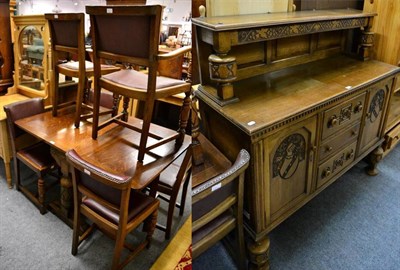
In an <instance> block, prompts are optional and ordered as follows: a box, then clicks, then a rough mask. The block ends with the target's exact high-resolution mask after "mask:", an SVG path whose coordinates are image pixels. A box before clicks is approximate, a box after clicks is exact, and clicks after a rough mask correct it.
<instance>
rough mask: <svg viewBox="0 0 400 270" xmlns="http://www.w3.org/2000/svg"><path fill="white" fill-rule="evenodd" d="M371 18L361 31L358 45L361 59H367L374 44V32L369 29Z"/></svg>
mask: <svg viewBox="0 0 400 270" xmlns="http://www.w3.org/2000/svg"><path fill="white" fill-rule="evenodd" d="M371 28H372V19H370V20H369V22H368V25H367V26H365V27H364V29H363V30H362V32H361V39H360V46H359V51H358V54H359V56H360V57H361V59H363V60H368V59H369V58H370V57H371V55H372V47H373V46H374V40H375V33H374V32H372V31H371Z"/></svg>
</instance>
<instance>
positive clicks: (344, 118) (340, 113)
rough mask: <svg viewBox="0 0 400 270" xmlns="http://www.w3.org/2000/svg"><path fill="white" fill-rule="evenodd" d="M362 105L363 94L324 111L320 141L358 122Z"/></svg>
mask: <svg viewBox="0 0 400 270" xmlns="http://www.w3.org/2000/svg"><path fill="white" fill-rule="evenodd" d="M364 103H365V93H363V94H361V95H359V96H356V97H355V98H353V99H350V100H349V101H347V102H344V103H342V104H339V105H337V106H335V107H333V108H331V109H329V110H327V111H325V112H324V123H323V128H322V139H325V138H327V137H329V136H330V135H332V134H335V133H336V132H338V130H340V129H341V128H343V127H345V126H347V125H349V124H351V123H354V122H355V121H357V120H359V119H360V118H361V116H362V113H363V109H364Z"/></svg>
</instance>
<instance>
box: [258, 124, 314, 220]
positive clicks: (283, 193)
mask: <svg viewBox="0 0 400 270" xmlns="http://www.w3.org/2000/svg"><path fill="white" fill-rule="evenodd" d="M316 126H317V118H316V117H312V118H309V119H306V120H304V121H301V122H300V123H298V124H296V125H294V126H290V127H287V128H286V129H283V130H281V131H278V132H276V133H275V134H273V135H271V136H269V137H267V138H266V139H265V140H264V143H265V149H266V150H267V151H268V154H267V155H266V156H268V159H266V162H265V163H264V166H265V168H266V172H269V176H270V177H267V178H265V180H267V181H268V179H269V182H270V183H269V185H268V186H269V189H270V190H269V194H270V199H269V211H268V206H267V213H268V212H269V213H270V222H267V223H272V222H274V221H275V220H276V219H277V218H278V217H279V218H281V217H282V216H288V215H290V214H291V212H292V211H293V208H296V209H297V208H299V207H300V206H299V205H301V202H302V201H303V200H304V199H305V198H306V196H307V195H308V194H310V192H311V185H312V175H313V164H314V157H315V149H316V148H315V144H316ZM297 206H299V207H297ZM286 212H287V213H286ZM278 223H279V221H278Z"/></svg>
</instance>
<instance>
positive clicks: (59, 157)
mask: <svg viewBox="0 0 400 270" xmlns="http://www.w3.org/2000/svg"><path fill="white" fill-rule="evenodd" d="M50 151H51V155H52V156H53V158H54V159H55V160H56V162H57V164H58V166H60V169H61V173H62V176H61V180H60V186H61V187H60V189H61V190H60V195H61V198H60V199H61V201H60V206H61V209H60V211H61V214H62V215H63V216H64V217H66V218H68V217H69V215H70V210H71V207H72V181H71V178H70V176H69V166H68V162H67V158H66V157H65V154H64V153H62V152H60V151H57V150H55V149H54V148H51V149H50Z"/></svg>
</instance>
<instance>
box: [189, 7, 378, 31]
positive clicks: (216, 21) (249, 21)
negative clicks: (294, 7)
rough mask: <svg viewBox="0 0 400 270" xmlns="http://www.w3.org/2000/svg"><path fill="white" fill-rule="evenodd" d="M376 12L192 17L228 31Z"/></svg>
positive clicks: (199, 23)
mask: <svg viewBox="0 0 400 270" xmlns="http://www.w3.org/2000/svg"><path fill="white" fill-rule="evenodd" d="M376 15H377V14H376V13H372V12H363V11H361V10H355V9H331V10H315V11H313V10H308V11H296V12H277V13H266V14H265V13H263V14H251V15H235V16H215V17H200V18H193V19H192V22H193V24H195V25H198V26H201V27H203V28H207V29H210V30H212V31H229V30H237V29H243V28H253V27H267V26H273V25H283V24H285V25H287V24H297V23H306V22H318V21H330V20H331V21H332V20H344V19H355V18H368V17H373V16H376Z"/></svg>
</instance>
